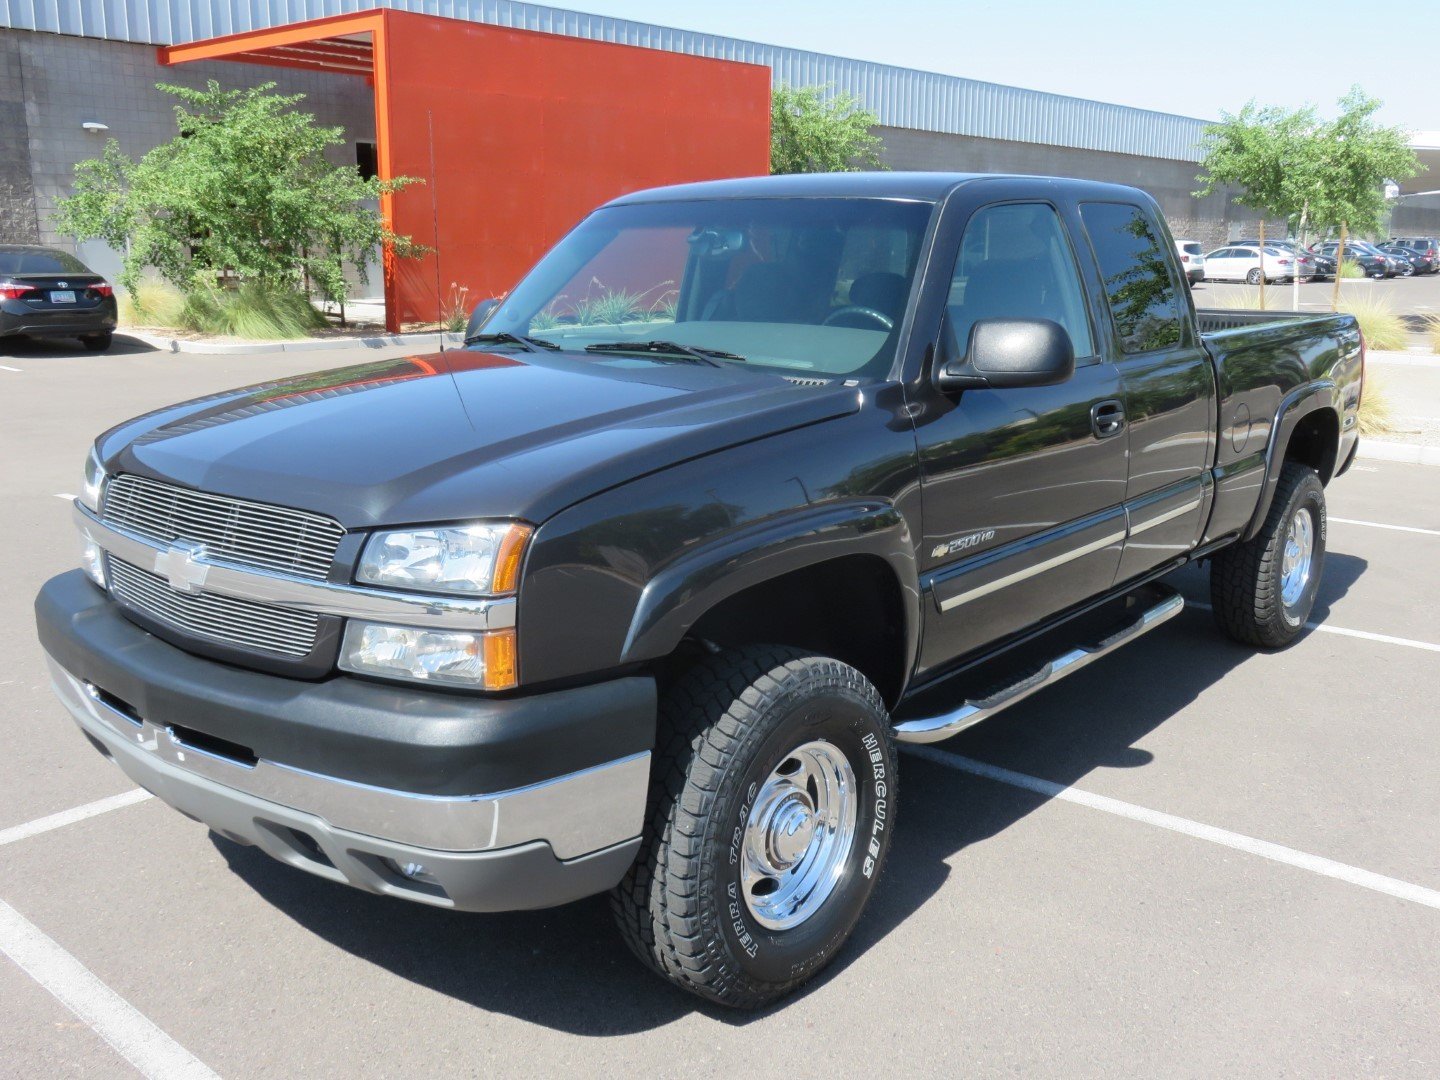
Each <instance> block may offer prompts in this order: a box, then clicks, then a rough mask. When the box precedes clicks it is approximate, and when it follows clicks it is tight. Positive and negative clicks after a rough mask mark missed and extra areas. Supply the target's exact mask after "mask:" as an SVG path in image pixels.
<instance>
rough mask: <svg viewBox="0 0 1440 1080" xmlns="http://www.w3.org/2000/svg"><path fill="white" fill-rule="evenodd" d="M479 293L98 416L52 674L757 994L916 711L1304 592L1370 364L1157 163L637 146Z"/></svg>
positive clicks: (678, 963)
mask: <svg viewBox="0 0 1440 1080" xmlns="http://www.w3.org/2000/svg"><path fill="white" fill-rule="evenodd" d="M481 316H482V321H481V324H480V325H478V326H477V327H476V329H475V331H474V334H473V337H472V340H471V342H470V344H469V347H467V348H465V349H463V350H457V351H452V352H446V353H443V354H439V355H431V356H414V357H409V358H406V359H403V360H390V361H382V362H378V363H369V364H365V365H362V366H358V367H351V368H345V369H339V370H334V371H327V372H322V373H318V374H315V375H310V376H305V377H303V378H296V379H289V380H285V381H282V382H277V383H269V384H265V385H261V386H252V387H249V388H246V389H242V390H236V391H233V392H230V393H225V394H218V395H215V396H213V397H209V398H205V399H202V400H199V401H192V402H189V403H186V404H182V405H176V406H173V407H171V408H167V409H162V410H160V411H158V412H155V413H151V414H149V415H147V416H142V417H140V418H138V419H135V420H131V421H128V422H126V423H124V424H121V425H120V426H118V427H116V428H114V429H113V430H111V431H109V432H108V433H106V434H105V435H103V436H101V437H100V439H99V440H98V441H97V442H96V445H95V450H94V452H93V453H92V454H91V456H90V460H89V464H88V467H87V473H86V477H85V488H84V494H83V495H82V496H81V498H79V499H78V500H77V501H76V504H75V507H74V515H75V522H76V524H77V525H78V527H79V530H80V533H81V535H82V537H83V542H84V550H83V567H82V569H79V570H76V571H73V572H71V573H69V574H65V575H62V576H60V577H57V578H55V579H53V580H52V581H50V582H48V583H47V584H46V585H45V586H44V588H43V590H42V591H41V593H40V595H39V597H38V598H37V600H36V605H35V607H36V618H37V621H38V625H39V634H40V639H41V641H42V642H43V644H44V647H45V650H46V652H47V653H48V655H49V657H50V661H51V670H52V674H53V678H54V684H55V689H56V691H57V693H58V694H59V696H60V698H61V700H62V701H63V702H64V704H65V705H66V707H67V708H68V709H69V711H70V713H71V714H72V715H73V716H74V718H75V719H76V721H78V723H79V725H80V727H81V729H82V730H83V731H84V733H85V735H86V737H87V738H88V739H89V740H90V742H91V743H93V744H94V746H95V748H96V749H97V750H99V751H100V752H101V753H103V754H105V755H106V756H107V757H109V758H111V759H113V760H114V762H115V763H116V764H117V765H119V766H120V768H122V769H123V770H125V772H126V773H127V774H129V776H131V777H132V778H133V779H134V780H135V781H136V782H137V783H139V784H141V785H143V786H144V787H146V788H148V789H149V790H151V791H153V792H154V793H155V794H157V795H158V796H159V797H160V798H161V799H163V800H164V801H166V802H168V803H170V804H171V805H172V806H174V807H176V808H177V809H178V810H180V811H181V812H182V813H184V814H186V815H188V816H190V817H193V818H195V819H197V820H199V821H201V822H203V823H204V824H206V825H207V826H209V827H210V828H211V829H213V830H214V831H215V832H216V833H219V834H220V835H222V836H225V837H228V838H230V839H231V840H234V841H237V842H239V843H244V844H256V845H258V846H260V847H261V848H262V849H263V850H265V851H266V852H268V853H269V854H271V855H273V856H274V857H276V858H277V859H280V860H282V861H283V862H286V863H289V864H290V865H291V866H294V867H297V868H299V869H302V870H306V871H309V872H310V873H313V874H318V875H320V876H322V877H326V878H329V879H331V880H333V881H336V882H344V883H348V884H350V885H353V886H357V887H359V888H362V889H367V890H370V891H372V892H376V893H382V894H386V895H389V896H393V897H402V898H406V899H409V900H413V901H418V902H421V903H425V904H432V905H437V906H442V907H449V908H456V909H460V910H466V911H499V910H506V909H519V908H534V907H544V906H549V905H557V904H563V903H565V902H567V901H571V900H575V899H577V898H579V897H583V896H587V895H592V894H596V893H601V892H605V891H607V890H610V891H611V892H612V896H613V903H614V909H615V914H616V917H617V919H618V921H619V924H620V927H621V930H622V932H623V935H624V937H625V938H626V940H627V941H628V942H629V944H630V945H631V946H632V947H633V949H634V950H635V952H636V953H637V954H638V955H639V956H640V957H641V958H642V959H643V960H644V961H645V962H646V963H647V964H649V965H650V966H651V967H653V968H654V969H655V970H656V971H658V972H660V973H661V974H663V975H665V976H667V977H668V978H670V979H672V980H673V981H674V982H676V983H678V984H679V985H681V986H682V987H685V988H686V989H688V990H691V991H693V992H696V993H699V994H702V995H704V996H706V997H708V998H711V999H713V1000H715V1001H718V1002H722V1003H725V1004H729V1005H735V1006H741V1007H754V1006H758V1005H760V1004H763V1003H765V1002H767V1001H771V1000H773V999H775V998H777V997H778V996H780V995H782V994H784V993H785V992H787V991H789V990H791V989H792V988H794V987H795V986H796V985H798V984H799V983H800V982H802V981H803V980H805V979H806V978H807V977H809V976H811V975H813V974H814V973H815V972H816V971H817V970H819V969H820V968H821V967H822V966H823V965H824V964H826V963H827V962H828V961H829V960H830V959H831V958H832V957H833V956H834V955H835V953H836V951H837V950H838V949H839V948H840V947H841V945H842V944H843V943H844V942H845V940H846V938H847V936H848V935H849V934H850V932H851V930H852V929H853V927H854V926H855V923H856V920H857V919H858V918H859V917H860V914H861V911H862V909H863V908H864V907H865V904H866V901H867V900H868V899H869V897H870V894H871V891H872V890H873V888H874V886H875V883H876V880H877V878H878V877H879V874H880V870H881V866H882V864H883V863H884V860H885V856H886V852H887V850H888V848H889V846H890V841H891V837H892V834H893V830H894V828H895V825H896V821H897V808H898V807H897V789H896V771H897V770H896V754H895V744H896V743H897V742H932V741H936V740H939V739H943V738H946V737H947V736H949V735H951V734H953V733H955V732H957V731H959V730H961V729H962V728H964V727H966V726H968V725H970V724H973V723H975V722H977V721H980V720H982V719H984V718H985V717H987V716H990V715H991V714H993V713H995V712H997V711H998V710H1000V709H1003V708H1005V707H1006V706H1008V705H1011V704H1013V703H1014V702H1016V701H1019V700H1021V699H1022V698H1024V697H1025V696H1027V695H1028V694H1030V693H1032V692H1034V691H1036V690H1039V689H1041V688H1043V687H1045V686H1047V685H1049V684H1051V683H1054V682H1055V681H1056V680H1059V679H1061V678H1063V677H1064V676H1065V675H1067V674H1069V673H1071V672H1074V671H1076V670H1078V669H1080V668H1081V667H1083V666H1085V665H1086V664H1088V663H1090V662H1092V661H1094V660H1095V659H1096V658H1098V657H1101V656H1104V655H1105V654H1107V653H1109V652H1111V651H1112V650H1114V649H1116V648H1119V647H1120V646H1122V645H1124V644H1125V643H1127V642H1129V641H1132V640H1134V639H1135V638H1136V637H1137V636H1139V635H1142V634H1144V633H1146V632H1147V631H1149V630H1151V629H1153V628H1155V627H1156V626H1159V625H1160V624H1161V623H1163V622H1164V621H1165V620H1166V619H1167V618H1169V617H1171V616H1173V615H1175V614H1176V613H1177V612H1178V611H1179V610H1180V609H1181V606H1182V600H1181V598H1180V596H1179V595H1178V594H1177V593H1175V592H1174V591H1173V590H1172V589H1170V588H1168V587H1167V586H1166V585H1165V583H1164V581H1163V578H1164V576H1165V575H1166V574H1167V573H1169V572H1170V571H1173V570H1174V569H1176V568H1177V567H1180V566H1183V565H1185V564H1187V563H1191V562H1195V561H1196V560H1208V562H1209V563H1210V568H1211V579H1212V581H1213V606H1214V609H1215V616H1216V619H1217V621H1218V623H1219V625H1220V627H1221V629H1223V630H1224V631H1225V632H1227V633H1228V634H1230V635H1231V636H1233V637H1234V638H1236V639H1238V640H1240V641H1243V642H1248V643H1251V644H1253V645H1255V646H1259V647H1267V648H1274V647H1279V646H1283V645H1285V644H1286V643H1288V642H1289V641H1291V640H1292V639H1293V638H1294V637H1295V636H1296V635H1297V634H1298V633H1299V632H1300V631H1301V630H1302V628H1303V626H1304V623H1305V621H1306V618H1307V616H1308V615H1309V613H1310V609H1311V605H1312V603H1313V601H1314V598H1315V592H1316V588H1317V586H1318V583H1319V580H1320V573H1321V568H1322V565H1323V559H1324V554H1325V490H1324V489H1325V485H1326V483H1327V482H1328V481H1329V480H1330V479H1331V478H1332V477H1334V476H1336V475H1338V474H1339V473H1341V472H1343V471H1344V470H1345V468H1346V467H1347V466H1348V465H1349V464H1350V461H1351V459H1352V458H1353V457H1354V454H1355V449H1356V437H1357V433H1356V416H1357V410H1358V407H1359V403H1360V394H1361V387H1362V382H1363V377H1364V355H1363V354H1364V349H1363V343H1362V341H1361V338H1360V334H1359V332H1358V330H1357V328H1356V324H1355V322H1354V320H1353V319H1352V318H1350V317H1348V316H1343V315H1340V316H1324V317H1315V318H1296V317H1290V318H1286V317H1279V316H1269V315H1246V314H1238V313H1223V312H1212V313H1205V314H1200V315H1198V316H1197V313H1196V312H1195V311H1194V309H1193V307H1192V301H1191V296H1190V293H1189V290H1188V288H1187V287H1186V284H1185V277H1184V273H1183V270H1182V268H1181V267H1180V266H1179V265H1178V264H1177V262H1176V257H1175V247H1174V244H1173V242H1172V240H1171V237H1170V235H1169V232H1168V231H1167V229H1166V226H1165V223H1164V222H1163V220H1162V219H1161V216H1160V214H1159V213H1158V212H1157V209H1156V207H1155V204H1154V203H1153V202H1152V201H1151V200H1150V198H1149V197H1147V196H1146V195H1145V194H1143V193H1142V192H1140V191H1136V190H1133V189H1130V188H1125V187H1115V186H1110V185H1103V184H1095V183H1083V182H1079V181H1072V180H1060V179H1045V178H1036V177H1018V176H966V175H932V174H901V173H895V174H852V175H834V176H809V177H775V178H766V179H754V180H737V181H726V182H717V183H710V184H699V185H692V186H687V187H679V188H670V189H664V190H658V191H649V192H642V193H639V194H635V195H629V196H626V197H625V198H622V199H619V200H616V201H615V202H613V203H611V204H609V205H607V206H605V207H602V208H601V209H599V210H597V211H596V212H595V213H594V214H592V215H591V216H590V217H588V218H587V219H586V220H585V221H583V222H582V223H581V224H580V225H579V226H578V227H577V228H576V229H575V230H574V231H573V232H572V233H570V235H569V236H567V237H566V238H565V239H564V240H563V241H562V242H561V243H560V244H559V245H558V246H557V247H556V248H555V249H554V250H553V251H551V252H550V254H548V255H547V256H545V258H544V259H543V260H542V261H541V262H540V263H539V265H538V266H537V267H536V268H535V270H534V271H532V272H531V274H530V275H529V276H527V277H526V278H525V280H524V281H523V282H521V283H520V284H519V285H518V286H517V287H516V288H515V290H514V291H513V292H512V293H511V294H510V295H509V296H508V297H506V298H505V299H504V300H503V301H500V302H498V303H488V304H487V305H486V307H485V310H484V311H483V312H481ZM1157 677H1159V678H1163V677H1164V676H1163V673H1157ZM1115 707H1117V708H1124V707H1125V706H1124V705H1123V704H1117V705H1116V706H1115Z"/></svg>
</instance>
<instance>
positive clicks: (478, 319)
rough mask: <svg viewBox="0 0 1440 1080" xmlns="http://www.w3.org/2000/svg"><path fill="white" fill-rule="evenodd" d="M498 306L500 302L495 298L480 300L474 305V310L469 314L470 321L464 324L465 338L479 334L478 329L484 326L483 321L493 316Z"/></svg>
mask: <svg viewBox="0 0 1440 1080" xmlns="http://www.w3.org/2000/svg"><path fill="white" fill-rule="evenodd" d="M499 306H500V301H499V300H497V299H496V298H495V297H493V296H492V297H491V298H490V299H489V300H481V301H480V302H479V303H478V304H476V305H475V310H474V311H472V312H470V321H469V322H468V323H466V324H465V336H466V337H467V338H470V337H474V336H475V335H476V334H478V333H479V332H480V327H482V326H484V325H485V320H486V319H488V318H490V316H491V315H492V314H494V312H495V309H496V308H497V307H499Z"/></svg>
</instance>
